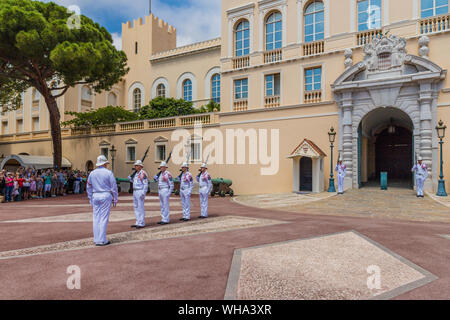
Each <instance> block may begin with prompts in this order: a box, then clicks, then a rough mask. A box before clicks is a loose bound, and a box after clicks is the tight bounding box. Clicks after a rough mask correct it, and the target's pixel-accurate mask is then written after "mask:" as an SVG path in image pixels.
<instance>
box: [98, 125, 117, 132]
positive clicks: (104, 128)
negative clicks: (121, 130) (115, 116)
mask: <svg viewBox="0 0 450 320" xmlns="http://www.w3.org/2000/svg"><path fill="white" fill-rule="evenodd" d="M93 129H94V133H111V132H115V131H116V125H115V124H109V125H103V126H98V127H97V128H93Z"/></svg>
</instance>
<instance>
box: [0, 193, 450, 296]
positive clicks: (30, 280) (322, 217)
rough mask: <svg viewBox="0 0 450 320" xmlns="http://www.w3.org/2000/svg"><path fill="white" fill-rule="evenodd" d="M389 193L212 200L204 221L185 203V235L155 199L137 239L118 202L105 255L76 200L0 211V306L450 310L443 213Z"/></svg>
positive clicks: (125, 202) (125, 199)
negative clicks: (106, 303)
mask: <svg viewBox="0 0 450 320" xmlns="http://www.w3.org/2000/svg"><path fill="white" fill-rule="evenodd" d="M394 191H395V192H391V190H390V191H389V192H386V193H379V192H377V191H376V190H373V192H370V194H371V196H372V197H373V200H370V199H371V197H369V196H368V195H369V192H368V191H365V192H357V191H355V192H354V191H350V192H348V193H346V195H344V196H335V195H331V197H330V195H328V194H321V195H310V196H307V195H300V196H298V195H284V196H272V198H273V199H272V200H271V199H270V197H268V196H259V198H255V197H238V198H237V201H241V202H243V203H245V202H246V201H247V203H246V205H243V204H240V203H237V202H236V201H233V200H231V199H230V198H229V197H227V198H214V199H211V200H210V218H209V219H207V220H199V219H196V217H197V216H198V215H199V204H198V202H199V199H198V197H197V196H194V197H193V199H192V202H193V213H192V216H193V218H194V219H193V220H192V221H191V222H188V223H182V222H180V221H179V218H181V212H180V211H181V207H180V205H179V202H180V199H179V198H178V197H175V196H174V197H173V199H172V200H171V210H172V215H171V219H172V220H171V221H172V223H171V224H170V225H167V226H157V225H156V222H158V221H159V220H160V217H159V213H158V209H159V201H158V199H157V197H156V196H155V195H152V196H151V197H147V201H146V208H147V212H148V218H147V223H148V224H149V225H150V226H149V227H148V228H146V229H143V230H137V231H136V230H134V229H131V228H130V225H131V224H133V222H134V216H133V205H132V198H131V197H130V195H128V194H122V195H121V197H120V205H119V206H117V207H116V208H114V210H113V212H112V215H111V222H110V224H109V228H108V237H109V239H110V240H111V242H112V245H110V246H107V247H95V246H93V245H92V222H91V214H90V208H89V204H88V201H87V199H86V198H84V197H83V196H67V197H64V198H56V199H44V200H36V201H28V202H20V203H12V204H2V205H0V299H187V300H190V299H219V300H220V299H230V298H234V299H248V298H249V299H450V269H449V268H448V263H449V261H450V242H449V241H450V223H449V222H450V219H449V217H448V215H450V208H448V207H446V206H445V205H441V204H439V203H437V202H435V201H434V200H433V199H431V198H430V197H426V198H425V199H417V198H416V197H414V194H413V193H412V194H411V191H410V190H394ZM280 198H281V199H280ZM252 199H253V200H252ZM254 199H259V200H257V201H255V200H254ZM295 199H300V200H299V201H300V202H298V203H296V201H294V200H295ZM244 200H245V201H244ZM369 200H370V201H371V202H370V203H371V205H370V206H368V204H367V203H365V201H369ZM252 201H253V202H252ZM250 202H252V203H250ZM283 202H284V204H286V203H289V204H288V205H287V206H286V205H283ZM255 203H259V205H260V206H264V208H258V207H252V206H254V205H255ZM250 205H252V206H250ZM271 206H274V207H275V208H271ZM389 206H392V209H389ZM409 209H411V211H409ZM427 214H428V215H427ZM446 215H447V216H446ZM73 265H75V266H78V267H79V268H80V270H81V289H80V290H69V289H68V288H67V285H66V284H67V279H68V277H69V276H70V275H69V274H68V273H67V268H68V267H69V266H73ZM374 276H377V278H373V277H374ZM374 279H375V280H374ZM377 279H378V280H379V281H378V280H377ZM377 281H378V282H377ZM369 282H370V283H374V284H377V283H378V284H379V286H376V285H375V287H370V286H369V285H368V283H369Z"/></svg>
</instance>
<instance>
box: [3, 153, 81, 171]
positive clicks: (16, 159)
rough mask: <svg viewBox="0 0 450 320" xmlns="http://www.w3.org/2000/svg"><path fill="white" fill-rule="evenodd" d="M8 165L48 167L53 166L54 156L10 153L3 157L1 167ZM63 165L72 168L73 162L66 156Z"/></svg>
mask: <svg viewBox="0 0 450 320" xmlns="http://www.w3.org/2000/svg"><path fill="white" fill-rule="evenodd" d="M5 166H6V167H8V166H21V167H25V168H35V169H48V168H53V157H41V156H24V155H15V154H13V155H10V156H8V157H6V158H5V159H3V161H2V164H1V169H3V168H5ZM62 167H63V168H71V167H72V164H71V163H70V162H69V160H67V159H66V158H62Z"/></svg>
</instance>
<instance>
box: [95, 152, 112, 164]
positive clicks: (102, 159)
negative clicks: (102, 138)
mask: <svg viewBox="0 0 450 320" xmlns="http://www.w3.org/2000/svg"><path fill="white" fill-rule="evenodd" d="M107 163H109V162H108V159H106V157H105V156H104V155H101V156H98V157H97V163H96V164H95V166H96V167H101V166H104V165H105V164H107Z"/></svg>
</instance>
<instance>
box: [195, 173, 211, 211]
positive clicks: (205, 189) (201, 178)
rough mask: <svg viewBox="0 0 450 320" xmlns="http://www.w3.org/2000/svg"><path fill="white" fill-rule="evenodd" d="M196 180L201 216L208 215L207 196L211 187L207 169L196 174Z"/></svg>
mask: <svg viewBox="0 0 450 320" xmlns="http://www.w3.org/2000/svg"><path fill="white" fill-rule="evenodd" d="M197 181H198V183H199V194H200V206H201V212H202V217H205V218H206V217H208V198H209V193H210V192H211V189H212V187H213V184H212V181H211V176H210V175H209V173H208V171H205V172H203V173H200V174H199V175H198V176H197Z"/></svg>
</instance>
